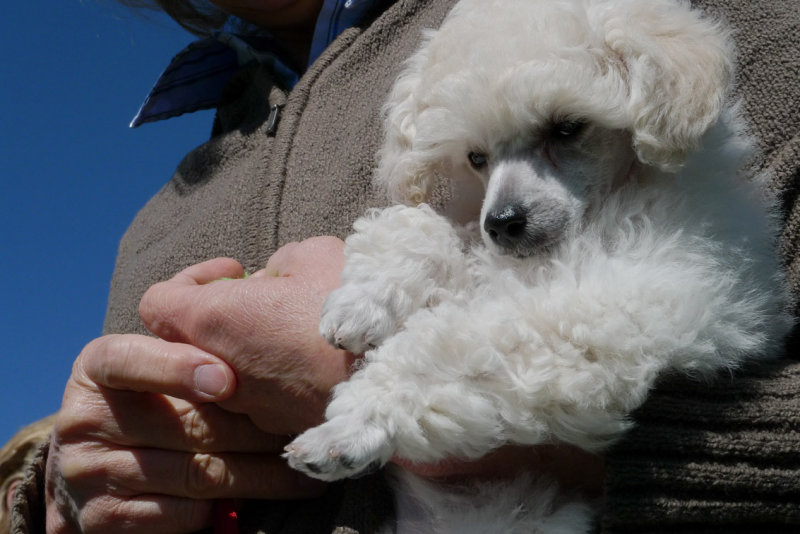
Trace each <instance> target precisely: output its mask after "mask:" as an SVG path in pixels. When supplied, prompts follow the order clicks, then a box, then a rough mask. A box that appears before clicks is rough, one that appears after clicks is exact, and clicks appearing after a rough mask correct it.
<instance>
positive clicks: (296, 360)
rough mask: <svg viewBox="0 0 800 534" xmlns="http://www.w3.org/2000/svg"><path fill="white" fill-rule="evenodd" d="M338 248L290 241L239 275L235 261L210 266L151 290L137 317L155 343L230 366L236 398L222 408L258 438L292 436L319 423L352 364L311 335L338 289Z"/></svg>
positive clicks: (337, 243)
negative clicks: (246, 422) (261, 434)
mask: <svg viewBox="0 0 800 534" xmlns="http://www.w3.org/2000/svg"><path fill="white" fill-rule="evenodd" d="M343 249H344V243H342V241H341V240H339V239H336V238H332V237H317V238H311V239H308V240H306V241H303V242H302V243H291V244H288V245H286V246H284V247H282V248H281V249H279V250H278V251H277V252H276V253H275V254H274V255H273V256H272V257H271V258H270V259H269V261H268V262H267V266H266V268H265V269H263V270H261V271H258V272H256V273H254V274H253V275H251V276H249V277H247V278H241V277H242V275H243V271H242V268H241V266H240V265H239V264H238V263H236V262H234V261H233V260H226V259H216V260H211V261H209V262H205V263H202V264H199V265H196V266H194V267H191V268H189V269H186V270H184V271H183V272H181V273H179V274H178V275H176V276H175V277H173V278H172V279H170V280H168V281H166V282H162V283H159V284H156V285H154V286H153V287H152V288H150V290H149V291H148V292H147V293H146V294H145V295H144V297H143V299H142V302H141V306H140V310H139V311H140V315H141V317H142V320H143V321H144V324H145V326H147V328H148V329H149V330H150V331H151V332H153V333H154V334H156V335H157V336H159V337H160V338H162V339H164V340H167V341H172V342H179V343H187V344H190V345H192V346H195V347H198V348H200V349H202V350H204V351H206V352H208V353H210V354H214V355H216V356H219V357H220V358H222V359H223V360H225V361H226V362H227V363H228V364H229V365H230V366H231V367H232V368H233V369H235V371H236V375H237V380H238V385H237V387H236V391H235V392H234V393H233V394H232V395H231V396H230V397H229V398H228V399H227V400H225V401H224V402H221V403H220V406H222V407H224V408H226V409H227V410H230V411H232V412H236V413H242V414H246V415H247V416H248V417H250V419H251V420H252V421H253V422H254V423H255V424H256V425H257V426H258V427H259V428H261V429H262V430H264V431H265V432H268V433H271V434H281V435H289V434H299V433H301V432H302V431H304V430H305V429H307V428H308V427H310V426H314V425H317V424H319V423H321V422H322V421H323V419H324V411H325V406H326V404H327V401H328V398H329V396H330V391H331V388H332V387H333V386H334V385H336V384H338V383H339V382H341V381H343V380H346V379H347V377H348V374H349V368H350V365H351V364H352V362H353V361H354V359H355V357H354V356H353V355H352V354H349V353H347V352H345V351H342V350H337V349H335V348H333V347H331V346H330V345H328V344H327V343H326V342H325V340H324V339H322V337H321V336H320V335H319V332H318V325H319V317H320V310H321V308H322V303H323V301H324V300H325V298H326V297H327V295H328V293H330V291H331V290H333V289H334V288H335V287H337V286H338V285H339V283H340V282H339V273H340V272H341V270H342V267H343V265H344V252H343ZM222 277H229V278H233V280H218V279H219V278H222ZM214 280H218V281H215V282H214V283H209V282H211V281H214Z"/></svg>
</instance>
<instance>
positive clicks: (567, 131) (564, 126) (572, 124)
mask: <svg viewBox="0 0 800 534" xmlns="http://www.w3.org/2000/svg"><path fill="white" fill-rule="evenodd" d="M584 126H586V123H585V122H584V121H580V120H574V121H561V122H557V123H556V124H555V125H554V126H553V130H552V132H551V133H552V136H553V137H554V138H556V139H568V138H570V137H574V136H575V135H577V134H579V133H580V132H581V130H583V127H584Z"/></svg>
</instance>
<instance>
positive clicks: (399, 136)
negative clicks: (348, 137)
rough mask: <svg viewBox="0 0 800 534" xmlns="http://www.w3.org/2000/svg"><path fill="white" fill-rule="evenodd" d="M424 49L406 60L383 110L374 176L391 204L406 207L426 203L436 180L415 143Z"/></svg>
mask: <svg viewBox="0 0 800 534" xmlns="http://www.w3.org/2000/svg"><path fill="white" fill-rule="evenodd" d="M429 38H430V34H428V35H427V36H426V40H427V39H429ZM424 48H425V47H424V46H423V47H422V49H420V50H419V51H418V52H417V53H416V54H414V55H413V56H412V57H411V58H410V59H409V60H408V62H407V63H406V65H405V68H404V70H403V72H402V73H401V74H400V76H398V78H397V80H396V81H395V84H394V87H393V88H392V90H391V92H390V94H389V98H388V100H387V102H386V104H385V106H384V110H383V111H384V136H385V137H384V143H383V147H382V148H381V150H380V151H379V152H378V169H377V172H376V176H375V182H376V185H378V186H379V187H381V188H382V189H383V190H384V191H385V192H386V194H387V195H388V197H389V199H390V200H391V201H393V202H400V203H404V204H410V205H416V204H420V203H422V202H427V201H429V200H430V197H431V193H432V190H433V187H434V183H435V179H436V173H435V170H434V169H433V168H432V161H431V160H432V158H431V154H429V150H428V149H427V148H421V147H420V146H419V142H418V140H417V134H418V132H417V119H418V118H419V116H420V114H421V113H422V111H423V108H424V106H423V104H422V103H421V102H420V101H419V99H418V98H417V96H418V95H417V91H416V89H417V88H418V86H419V84H420V73H421V71H422V68H423V65H424V63H425V62H426V60H427V57H426V55H425V50H424Z"/></svg>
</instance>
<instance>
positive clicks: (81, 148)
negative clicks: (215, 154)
mask: <svg viewBox="0 0 800 534" xmlns="http://www.w3.org/2000/svg"><path fill="white" fill-rule="evenodd" d="M3 10H4V13H3V16H2V17H1V18H0V60H2V61H1V62H0V162H2V165H0V186H1V188H0V251H2V252H1V253H0V380H2V387H0V415H1V417H0V441H2V442H5V441H6V440H7V439H8V438H9V437H11V436H12V435H13V433H14V432H16V430H17V429H18V428H19V427H21V426H23V425H24V424H26V423H28V422H31V421H33V420H35V419H38V418H40V417H42V416H45V415H47V414H49V413H51V412H54V411H56V410H57V409H58V407H59V405H60V403H61V392H62V390H63V385H64V383H65V381H66V380H67V378H68V376H69V371H70V367H71V365H72V361H73V360H74V359H75V357H76V356H77V355H78V353H79V352H80V350H81V348H82V347H83V346H84V345H85V344H86V343H87V342H88V341H90V340H91V339H92V338H94V337H97V336H98V335H99V334H100V331H101V328H102V323H103V316H104V314H105V303H106V295H107V291H108V286H109V282H110V279H111V273H112V270H113V267H114V258H115V256H116V249H117V244H118V242H119V239H120V237H121V236H122V233H123V232H124V231H125V228H126V227H127V225H128V224H129V222H130V221H131V219H132V218H133V216H134V215H135V214H136V212H137V210H138V209H139V208H140V207H141V206H142V205H143V204H144V203H145V202H146V201H147V199H148V198H150V196H152V195H153V194H154V193H155V192H156V191H158V189H159V188H160V187H161V186H162V185H163V184H164V183H165V182H166V181H167V180H169V178H170V176H171V174H172V171H173V170H174V168H175V167H176V165H177V164H178V162H179V161H180V159H181V157H182V156H183V155H184V154H185V153H186V152H187V151H189V150H190V149H191V148H192V147H194V146H196V145H198V144H200V143H202V142H203V141H204V140H205V139H206V137H207V136H208V133H209V132H210V129H211V120H212V118H213V114H212V112H201V113H197V114H193V115H186V116H183V117H178V118H176V119H172V120H169V121H165V122H162V123H156V124H146V125H144V126H141V127H140V128H138V129H136V130H130V129H129V128H128V123H129V122H130V120H131V119H132V118H133V115H134V114H135V113H136V110H137V109H138V107H139V104H141V102H142V100H143V99H144V97H145V95H146V94H147V92H148V90H149V89H150V87H151V86H152V84H153V82H154V81H155V79H156V78H157V76H158V74H159V73H160V72H161V70H162V69H163V68H164V67H166V65H167V63H168V61H169V60H170V59H171V58H172V56H173V55H174V54H175V53H177V52H178V51H179V50H180V49H181V48H182V47H183V46H185V45H186V44H187V43H189V42H190V41H191V40H192V36H191V35H189V34H188V33H186V32H185V31H183V30H181V29H180V28H179V27H178V26H177V25H175V24H174V23H172V22H171V21H169V20H168V19H166V18H164V17H159V16H156V15H152V14H150V15H149V16H148V17H147V18H146V17H144V16H142V14H137V12H134V11H133V10H131V9H129V8H126V7H124V6H121V5H118V4H117V3H116V2H114V1H113V0H36V1H32V2H8V3H7V4H6V5H5V6H4V8H3Z"/></svg>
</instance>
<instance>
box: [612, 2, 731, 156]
mask: <svg viewBox="0 0 800 534" xmlns="http://www.w3.org/2000/svg"><path fill="white" fill-rule="evenodd" d="M623 1H625V3H627V4H628V6H627V7H628V9H625V10H621V11H617V10H616V9H615V8H614V5H615V4H616V3H615V2H611V3H605V2H599V3H598V5H597V7H598V11H599V13H600V17H601V18H602V19H605V20H604V24H603V31H605V42H606V44H607V46H608V47H609V48H610V49H611V50H612V53H613V54H614V55H615V56H616V57H617V58H618V59H620V60H621V67H620V68H621V71H622V75H623V77H625V78H626V80H627V84H628V88H629V95H628V111H629V113H630V120H631V123H632V126H633V128H632V129H633V139H634V146H635V148H636V151H637V154H638V156H639V159H640V160H642V162H644V163H647V164H650V165H655V166H658V167H660V168H662V169H664V170H676V169H677V168H678V167H680V165H681V164H682V163H683V162H684V160H685V158H686V156H687V154H688V153H689V152H690V151H691V150H692V149H694V148H695V147H696V146H697V144H698V143H699V141H700V138H701V137H702V136H703V134H704V133H705V132H706V131H707V130H708V129H709V127H710V126H712V125H713V124H714V123H715V122H716V121H717V119H718V118H719V116H720V114H721V112H722V109H723V107H724V104H725V101H726V99H727V97H728V89H729V84H730V78H731V75H732V71H733V45H732V40H731V37H730V35H729V32H728V31H726V30H725V29H724V27H723V26H722V25H721V24H719V23H717V22H714V21H712V20H710V19H708V18H703V17H702V16H701V15H700V14H699V13H698V12H697V11H694V10H692V9H691V7H690V6H689V3H688V2H685V1H684V2H680V1H671V0H646V1H642V0H623ZM619 13H624V15H620V14H619Z"/></svg>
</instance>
